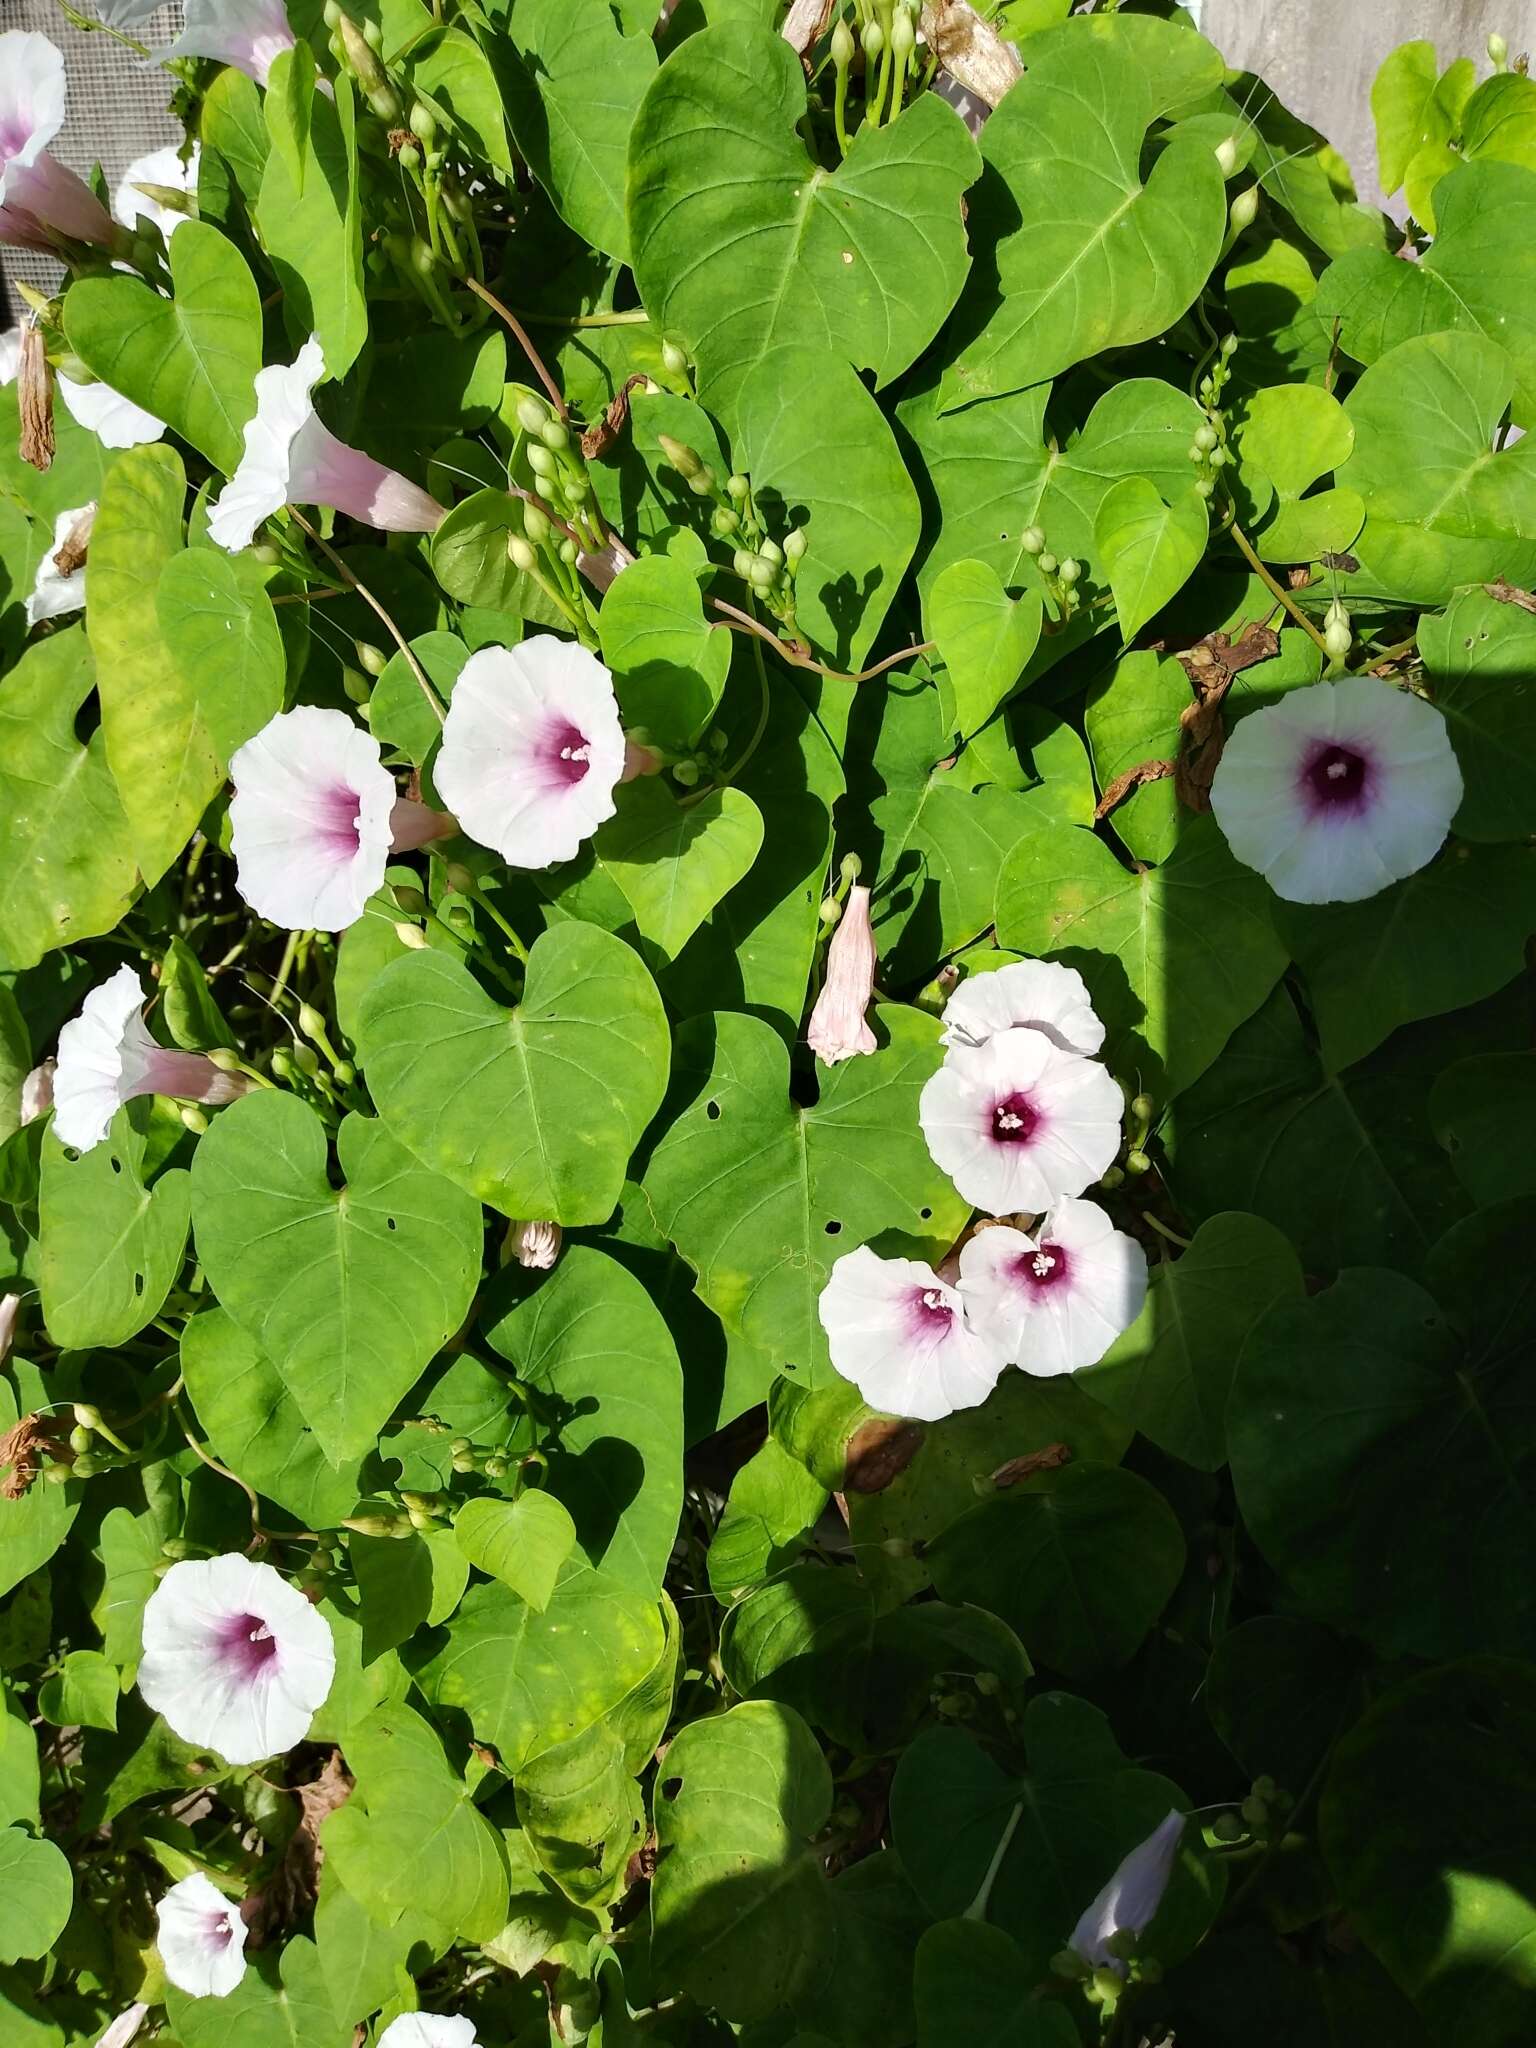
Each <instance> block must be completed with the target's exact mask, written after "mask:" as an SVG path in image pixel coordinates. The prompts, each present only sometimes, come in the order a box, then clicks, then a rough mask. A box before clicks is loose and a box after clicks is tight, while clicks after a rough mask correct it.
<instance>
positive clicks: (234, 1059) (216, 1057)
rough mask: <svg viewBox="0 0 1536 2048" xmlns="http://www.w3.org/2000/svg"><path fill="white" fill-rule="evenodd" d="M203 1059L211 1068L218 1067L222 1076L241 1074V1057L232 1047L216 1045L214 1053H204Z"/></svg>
mask: <svg viewBox="0 0 1536 2048" xmlns="http://www.w3.org/2000/svg"><path fill="white" fill-rule="evenodd" d="M203 1057H204V1059H205V1060H207V1062H208V1064H209V1066H210V1067H217V1068H218V1070H219V1072H220V1073H221V1074H238V1073H239V1072H240V1055H239V1053H237V1052H236V1051H235V1050H234V1048H233V1047H232V1046H228V1045H216V1046H215V1047H214V1048H213V1051H212V1052H209V1053H204V1055H203Z"/></svg>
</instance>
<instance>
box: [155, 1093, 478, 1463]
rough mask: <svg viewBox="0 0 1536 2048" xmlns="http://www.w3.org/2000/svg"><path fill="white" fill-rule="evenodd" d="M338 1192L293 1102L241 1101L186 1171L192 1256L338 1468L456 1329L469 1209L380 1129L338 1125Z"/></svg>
mask: <svg viewBox="0 0 1536 2048" xmlns="http://www.w3.org/2000/svg"><path fill="white" fill-rule="evenodd" d="M336 1150H337V1157H338V1160H339V1163H340V1167H341V1172H342V1174H343V1176H344V1179H345V1185H344V1186H343V1187H342V1188H341V1189H340V1190H339V1191H338V1190H337V1189H335V1188H333V1187H332V1186H331V1183H330V1180H329V1178H328V1174H327V1168H328V1163H329V1148H328V1146H327V1143H326V1134H325V1127H324V1125H323V1124H322V1123H321V1122H320V1119H319V1118H318V1117H317V1116H316V1115H315V1113H314V1111H313V1110H312V1109H310V1108H308V1107H307V1106H306V1105H305V1104H304V1103H302V1102H300V1101H298V1100H297V1099H296V1098H295V1097H292V1096H287V1095H283V1094H280V1093H277V1092H275V1091H272V1090H263V1091H262V1092H261V1093H259V1094H255V1095H249V1096H247V1097H245V1099H244V1100H243V1101H241V1102H237V1103H235V1104H234V1106H233V1107H232V1108H231V1109H229V1110H227V1111H226V1112H225V1113H224V1115H223V1116H221V1117H220V1118H219V1119H218V1121H217V1123H215V1125H214V1127H213V1129H212V1130H211V1131H210V1132H209V1133H208V1135H207V1137H206V1138H205V1139H204V1140H203V1141H202V1143H201V1144H200V1145H199V1146H198V1149H197V1156H196V1159H195V1161H194V1164H193V1168H192V1192H193V1209H194V1216H195V1223H196V1230H197V1250H198V1256H199V1258H200V1259H201V1260H202V1262H203V1267H204V1270H205V1271H206V1272H207V1274H208V1277H209V1279H210V1281H211V1282H212V1284H213V1288H214V1291H215V1293H216V1294H217V1295H218V1297H219V1299H220V1301H221V1302H222V1303H223V1305H224V1307H225V1308H227V1309H228V1310H229V1312H230V1314H231V1315H232V1316H233V1317H234V1319H235V1321H236V1322H237V1323H239V1324H240V1325H241V1327H242V1328H243V1329H245V1330H246V1331H247V1332H248V1333H249V1334H250V1336H251V1337H252V1338H253V1339H254V1340H255V1342H256V1343H257V1344H259V1345H260V1347H261V1348H262V1350H263V1351H265V1352H266V1354H267V1356H268V1357H269V1358H271V1359H272V1360H273V1361H274V1363H275V1364H276V1365H277V1369H278V1372H279V1374H280V1375H281V1377H282V1381H283V1384H284V1386H285V1387H286V1388H287V1389H288V1391H289V1392H290V1393H291V1394H292V1395H293V1398H294V1400H295V1401H297V1403H298V1405H299V1408H300V1409H301V1411H302V1412H303V1415H304V1418H305V1420H306V1421H307V1422H308V1423H309V1425H310V1427H311V1428H312V1429H313V1430H314V1432H315V1435H316V1437H317V1439H318V1440H319V1442H320V1445H321V1447H322V1448H323V1450H324V1451H325V1454H326V1456H327V1457H328V1458H329V1459H330V1460H331V1462H332V1463H333V1464H335V1465H340V1464H341V1463H342V1462H343V1460H345V1459H347V1458H355V1457H357V1456H358V1455H359V1454H360V1453H361V1452H363V1451H365V1450H366V1449H367V1448H368V1447H369V1446H370V1445H371V1444H372V1442H373V1440H374V1438H375V1437H376V1436H377V1435H378V1432H379V1430H380V1429H381V1427H382V1426H383V1424H384V1423H385V1422H386V1421H387V1420H388V1419H389V1416H390V1414H391V1413H392V1412H393V1410H394V1408H395V1406H396V1404H397V1403H398V1402H399V1401H400V1400H401V1399H402V1397H403V1396H404V1395H405V1394H407V1393H408V1392H409V1391H410V1389H411V1387H412V1386H413V1385H414V1384H415V1382H416V1380H417V1379H418V1378H419V1377H420V1375H421V1373H422V1372H423V1370H424V1369H425V1368H426V1366H427V1364H428V1362H429V1361H430V1360H431V1358H432V1356H433V1354H434V1353H435V1352H436V1351H437V1350H438V1349H439V1348H440V1347H441V1345H442V1344H443V1343H444V1341H445V1340H446V1339H447V1338H448V1337H450V1336H451V1335H452V1334H453V1332H454V1331H455V1330H456V1329H457V1328H458V1326H459V1324H460V1323H461V1322H462V1321H463V1319H464V1312H465V1310H466V1309H467V1308H468V1307H469V1303H470V1297H471V1296H472V1294H473V1293H474V1287H475V1279H476V1276H477V1275H478V1273H479V1270H480V1255H481V1242H482V1238H481V1229H482V1225H481V1216H480V1209H479V1205H478V1204H477V1203H476V1202H475V1201H473V1200H472V1199H471V1198H470V1197H469V1196H468V1195H466V1194H465V1193H464V1192H463V1191H462V1189H460V1188H458V1187H457V1186H455V1185H454V1183H453V1182H452V1181H450V1180H447V1179H445V1178H444V1177H443V1176H442V1175H441V1174H437V1173H434V1172H432V1171H431V1170H430V1169H429V1168H427V1167H424V1166H422V1165H421V1164H419V1162H418V1161H417V1160H416V1159H414V1158H413V1157H412V1156H411V1154H410V1153H408V1152H407V1151H406V1150H405V1148H404V1147H403V1146H402V1145H401V1144H400V1143H399V1142H398V1141H397V1140H396V1139H395V1138H394V1137H392V1136H391V1134H390V1132H389V1131H388V1130H387V1129H386V1128H385V1126H384V1125H383V1124H380V1123H377V1122H375V1121H373V1120H372V1119H371V1118H367V1117H361V1116H349V1117H346V1118H345V1119H343V1122H342V1125H341V1129H340V1131H339V1132H338V1133H337V1140H336Z"/></svg>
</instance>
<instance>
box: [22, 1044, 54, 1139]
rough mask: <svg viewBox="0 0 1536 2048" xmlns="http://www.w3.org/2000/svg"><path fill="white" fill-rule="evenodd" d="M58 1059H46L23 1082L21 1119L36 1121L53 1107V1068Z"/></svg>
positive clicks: (26, 1122)
mask: <svg viewBox="0 0 1536 2048" xmlns="http://www.w3.org/2000/svg"><path fill="white" fill-rule="evenodd" d="M57 1065H58V1061H57V1060H44V1061H43V1063H42V1065H41V1066H40V1067H34V1068H33V1069H32V1071H31V1073H30V1074H28V1076H27V1078H26V1079H25V1081H23V1082H22V1084H21V1120H22V1122H23V1123H24V1124H30V1123H35V1122H36V1121H37V1119H38V1118H39V1117H40V1116H43V1115H45V1114H46V1113H47V1112H48V1111H49V1110H50V1109H52V1107H53V1070H54V1068H55V1067H56V1066H57Z"/></svg>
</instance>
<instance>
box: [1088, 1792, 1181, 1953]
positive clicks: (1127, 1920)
mask: <svg viewBox="0 0 1536 2048" xmlns="http://www.w3.org/2000/svg"><path fill="white" fill-rule="evenodd" d="M1183 1836H1184V1816H1183V1814H1182V1813H1170V1814H1169V1816H1168V1818H1167V1819H1166V1820H1165V1821H1163V1822H1162V1823H1161V1825H1160V1826H1159V1827H1157V1828H1156V1829H1155V1830H1154V1831H1153V1833H1151V1834H1150V1835H1148V1837H1147V1839H1146V1840H1145V1841H1144V1842H1141V1843H1139V1844H1138V1845H1137V1847H1136V1848H1134V1849H1133V1850H1132V1851H1131V1853H1130V1854H1129V1856H1127V1857H1126V1858H1125V1860H1124V1862H1122V1863H1121V1864H1120V1866H1119V1868H1118V1869H1117V1870H1116V1872H1115V1874H1114V1876H1113V1877H1112V1878H1111V1879H1110V1880H1109V1883H1108V1884H1107V1885H1105V1887H1104V1889H1103V1891H1101V1892H1100V1893H1099V1895H1098V1897H1097V1898H1096V1899H1095V1900H1094V1902H1093V1904H1092V1905H1091V1906H1090V1907H1089V1908H1088V1910H1087V1912H1086V1913H1084V1915H1083V1917H1082V1919H1081V1920H1079V1921H1078V1923H1077V1925H1076V1927H1074V1928H1073V1930H1072V1939H1071V1941H1070V1942H1069V1943H1068V1947H1069V1948H1072V1949H1075V1950H1076V1952H1077V1953H1078V1955H1080V1956H1081V1957H1082V1959H1083V1961H1084V1962H1085V1963H1091V1964H1092V1965H1093V1967H1094V1968H1095V1969H1106V1968H1107V1969H1111V1970H1116V1971H1118V1972H1119V1974H1120V1975H1121V1976H1122V1977H1123V1976H1125V1975H1126V1974H1127V1972H1126V1967H1125V1964H1124V1962H1123V1961H1121V1959H1120V1958H1119V1957H1118V1956H1116V1955H1114V1954H1113V1953H1112V1952H1111V1950H1110V1946H1109V1944H1110V1942H1111V1940H1112V1939H1113V1938H1114V1936H1115V1935H1117V1934H1144V1933H1145V1932H1146V1930H1147V1929H1148V1928H1149V1927H1150V1926H1151V1924H1152V1922H1153V1920H1154V1919H1155V1918H1156V1917H1157V1909H1158V1907H1159V1906H1160V1905H1161V1904H1162V1903H1163V1894H1164V1892H1165V1891H1167V1889H1168V1880H1169V1878H1170V1877H1171V1876H1172V1875H1173V1859H1174V1857H1175V1856H1176V1855H1177V1854H1178V1852H1179V1843H1180V1841H1181V1840H1182V1839H1183Z"/></svg>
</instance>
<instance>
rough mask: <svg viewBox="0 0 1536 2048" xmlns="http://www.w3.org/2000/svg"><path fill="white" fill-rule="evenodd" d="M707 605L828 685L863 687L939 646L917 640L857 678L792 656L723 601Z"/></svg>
mask: <svg viewBox="0 0 1536 2048" xmlns="http://www.w3.org/2000/svg"><path fill="white" fill-rule="evenodd" d="M710 603H711V604H712V605H713V606H714V608H715V610H716V611H717V612H719V613H720V614H721V616H722V617H723V618H725V619H727V620H729V621H730V623H731V625H732V627H733V629H734V630H735V631H736V632H738V633H755V634H756V636H757V638H758V639H759V640H766V641H767V643H768V645H769V646H770V647H771V648H772V649H773V650H774V652H775V653H776V654H777V655H778V656H779V658H780V660H782V661H787V662H788V663H789V665H790V667H791V668H804V669H809V670H810V671H811V673H812V674H813V675H818V676H825V677H826V679H827V681H828V682H829V683H867V682H869V681H871V679H872V678H873V677H875V676H881V675H884V674H885V671H886V670H887V669H888V668H896V667H897V666H899V664H900V663H902V662H904V661H911V660H912V659H913V658H914V656H916V655H919V654H936V653H937V652H938V645H939V643H938V642H937V641H936V640H920V641H918V642H917V644H916V645H915V646H913V647H903V648H901V649H899V650H898V652H897V653H895V654H888V655H887V656H886V657H885V659H884V661H877V662H876V663H875V664H874V666H873V668H863V669H860V670H859V672H858V674H857V675H845V674H844V673H843V671H842V670H841V669H837V668H828V667H827V666H826V665H825V664H824V663H823V662H819V661H812V659H811V657H810V656H809V655H808V654H798V653H796V651H795V649H794V648H793V647H790V646H787V645H786V644H785V642H784V641H782V640H781V639H780V638H779V636H778V634H777V633H770V632H769V630H768V628H767V627H766V626H761V625H759V624H758V622H757V620H756V619H754V618H753V617H752V616H751V614H750V613H748V612H743V611H738V610H737V608H736V606H735V605H733V604H727V603H726V601H725V599H724V598H723V597H715V598H711V599H710Z"/></svg>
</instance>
